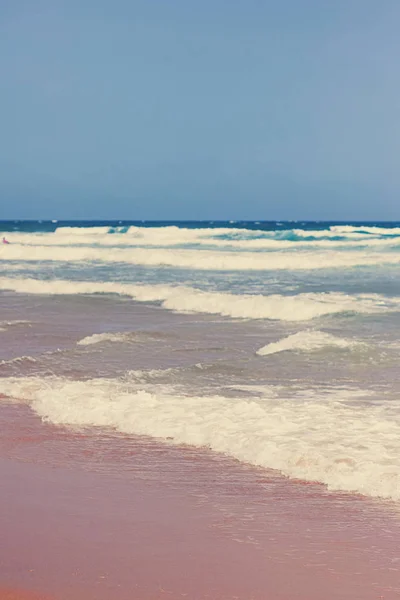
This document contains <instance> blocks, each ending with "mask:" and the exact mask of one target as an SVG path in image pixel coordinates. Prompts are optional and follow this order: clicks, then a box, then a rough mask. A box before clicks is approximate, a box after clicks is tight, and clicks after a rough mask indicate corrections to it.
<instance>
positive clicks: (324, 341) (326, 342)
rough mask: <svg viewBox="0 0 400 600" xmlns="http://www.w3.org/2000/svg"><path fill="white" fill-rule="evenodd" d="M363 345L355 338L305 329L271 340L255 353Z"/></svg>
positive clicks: (309, 350) (344, 347)
mask: <svg viewBox="0 0 400 600" xmlns="http://www.w3.org/2000/svg"><path fill="white" fill-rule="evenodd" d="M363 346H365V344H363V343H362V342H359V341H357V340H348V339H344V338H339V337H336V336H334V335H331V334H330V333H325V332H323V331H316V330H313V329H311V330H307V331H299V332H298V333H294V334H293V335H289V336H288V337H285V338H283V339H281V340H279V341H278V342H272V343H271V344H267V345H266V346H263V347H262V348H260V349H259V350H257V352H256V354H258V355H260V356H267V355H268V354H276V353H277V352H285V351H288V350H296V351H302V352H311V351H315V350H322V349H324V348H340V349H353V348H357V347H358V348H360V347H363Z"/></svg>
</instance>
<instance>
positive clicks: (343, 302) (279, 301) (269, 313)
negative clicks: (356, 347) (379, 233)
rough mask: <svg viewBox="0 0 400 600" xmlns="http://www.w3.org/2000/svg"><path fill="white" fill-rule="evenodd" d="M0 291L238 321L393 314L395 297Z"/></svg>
mask: <svg viewBox="0 0 400 600" xmlns="http://www.w3.org/2000/svg"><path fill="white" fill-rule="evenodd" d="M0 289H2V290H12V291H15V292H23V293H28V294H50V295H60V294H118V295H121V296H128V297H131V298H133V299H134V300H136V301H138V302H158V303H160V304H161V306H162V307H163V308H165V309H169V310H173V311H177V312H183V313H203V314H212V315H221V316H224V317H231V318H238V319H275V320H281V321H307V320H310V319H314V318H316V317H322V316H325V315H332V314H337V313H344V312H354V313H382V312H387V311H393V310H399V308H400V298H387V297H385V296H381V295H379V294H357V295H348V294H344V293H340V292H336V293H334V292H326V293H303V294H297V295H293V296H284V295H280V294H271V295H265V296H263V295H249V294H241V295H239V294H231V293H222V292H204V291H202V290H199V289H196V288H192V287H186V286H168V285H133V284H124V283H112V282H90V281H68V280H53V281H42V280H38V279H14V278H9V279H7V278H3V279H0Z"/></svg>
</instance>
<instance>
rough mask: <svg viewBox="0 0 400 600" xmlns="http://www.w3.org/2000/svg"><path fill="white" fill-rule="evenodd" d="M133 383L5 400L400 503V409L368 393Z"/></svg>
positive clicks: (8, 385)
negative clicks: (235, 393)
mask: <svg viewBox="0 0 400 600" xmlns="http://www.w3.org/2000/svg"><path fill="white" fill-rule="evenodd" d="M140 385H141V384H137V383H134V382H130V381H129V380H127V379H126V378H124V379H123V380H116V379H93V380H87V381H73V380H68V379H63V378H3V379H2V380H1V382H0V392H1V393H2V394H4V395H6V396H7V397H12V398H15V399H20V400H21V401H27V402H28V403H29V404H30V406H31V407H32V409H33V410H34V411H35V412H36V413H37V414H38V415H40V416H41V417H42V419H44V420H45V421H50V422H51V423H54V424H59V425H66V426H85V427H86V426H101V427H111V428H114V429H116V430H117V431H120V432H123V433H130V434H138V435H146V436H152V437H155V438H161V439H164V440H167V439H168V440H170V443H175V444H190V445H192V446H196V447H207V448H211V449H212V450H214V451H216V452H221V453H225V454H227V455H230V456H233V457H235V458H236V459H238V460H240V461H242V462H246V463H250V464H254V465H259V466H262V467H266V468H273V469H277V470H279V471H281V472H282V473H284V474H285V475H287V476H289V477H293V478H301V479H305V480H309V481H319V482H322V483H325V484H326V485H327V486H328V487H329V489H331V490H347V491H351V492H359V493H362V494H366V495H370V496H381V497H384V498H391V499H394V500H400V405H399V402H398V401H394V400H392V401H391V402H387V403H386V404H384V403H378V402H371V403H368V397H366V396H363V393H362V392H361V391H358V392H357V393H355V392H354V391H352V392H350V391H346V390H343V389H342V390H340V389H338V390H336V392H334V393H333V392H332V391H331V393H329V394H328V393H324V392H323V391H320V392H317V391H316V390H314V391H313V393H308V392H307V391H306V390H303V391H302V392H299V393H298V394H297V395H294V396H292V397H290V396H287V397H282V395H281V394H280V396H279V398H277V397H276V393H274V392H273V391H271V390H270V389H267V390H266V391H265V395H264V396H261V397H258V398H257V397H251V398H248V399H245V398H243V397H241V398H239V397H237V398H231V397H230V398H226V397H222V396H206V397H204V396H201V397H196V396H186V395H179V396H178V395H176V393H175V392H174V391H173V389H172V388H168V387H162V388H160V389H157V388H154V387H153V389H150V388H145V389H143V388H140V387H139V386H140Z"/></svg>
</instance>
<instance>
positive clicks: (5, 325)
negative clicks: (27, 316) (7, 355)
mask: <svg viewBox="0 0 400 600" xmlns="http://www.w3.org/2000/svg"><path fill="white" fill-rule="evenodd" d="M19 325H29V326H30V325H31V323H30V321H24V320H14V321H0V331H7V329H9V328H10V327H15V326H19Z"/></svg>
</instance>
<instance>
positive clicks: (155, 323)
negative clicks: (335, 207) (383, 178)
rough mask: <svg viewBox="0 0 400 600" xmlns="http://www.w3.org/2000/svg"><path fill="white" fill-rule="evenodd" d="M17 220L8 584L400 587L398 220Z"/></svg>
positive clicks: (272, 593)
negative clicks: (75, 224)
mask: <svg viewBox="0 0 400 600" xmlns="http://www.w3.org/2000/svg"><path fill="white" fill-rule="evenodd" d="M14 227H15V229H13V230H10V228H9V230H6V229H4V225H3V229H4V230H5V231H6V232H7V236H8V238H9V240H10V245H9V246H10V248H11V250H10V251H9V248H8V247H7V248H6V249H5V250H4V249H3V254H2V259H3V266H4V269H3V273H2V276H1V277H0V341H1V346H0V347H1V350H0V430H1V437H0V481H1V494H0V531H1V536H0V537H1V539H2V544H0V600H110V599H115V600H152V599H163V598H171V599H174V600H175V599H178V598H188V599H190V600H192V599H193V600H202V599H206V598H207V599H215V600H234V599H235V600H236V599H238V600H265V599H267V600H321V599H322V598H323V599H324V600H325V599H326V600H339V599H340V600H382V599H384V600H395V599H396V598H400V584H399V579H400V558H399V553H398V547H399V540H400V517H399V515H400V512H399V508H400V505H399V501H400V483H399V482H400V468H399V458H398V457H399V432H400V406H399V387H400V386H399V384H400V380H399V375H398V368H397V365H398V353H399V344H398V340H397V333H396V331H397V326H398V319H399V306H400V286H399V285H398V283H397V281H398V279H397V277H396V274H397V272H398V269H399V267H398V263H399V259H398V253H397V240H398V239H399V237H398V236H400V229H399V228H396V227H395V226H394V225H391V226H390V228H389V227H383V226H378V224H375V225H374V226H371V225H368V226H367V225H364V226H361V225H359V226H356V225H346V226H344V225H323V224H321V225H316V224H308V225H307V226H306V225H303V228H301V227H299V226H296V227H293V225H290V224H286V225H285V227H286V228H283V226H282V224H281V225H279V224H271V225H268V226H266V225H261V224H256V223H252V224H251V226H250V225H249V224H247V225H245V224H238V225H235V226H233V225H230V226H226V224H224V226H223V227H222V225H220V226H219V227H218V228H216V227H215V226H214V225H212V224H210V225H208V226H205V225H204V224H197V225H196V227H186V226H185V227H183V226H181V225H179V224H175V225H173V226H172V225H165V224H159V225H157V226H155V225H149V226H146V227H140V226H138V225H124V226H123V225H121V226H118V227H119V228H118V227H117V226H115V225H112V224H109V225H102V226H101V227H100V226H97V225H96V226H95V225H94V224H92V225H90V226H89V225H85V226H83V225H82V226H79V227H71V224H61V225H60V224H48V225H43V224H38V225H37V231H33V230H32V228H33V226H32V224H29V226H28V225H24V224H23V223H22V224H19V225H18V224H17V225H14ZM46 227H47V229H46ZM263 227H264V229H263ZM340 227H341V229H340ZM335 228H336V229H335ZM338 228H339V229H338ZM221 244H222V245H221ZM297 244H298V246H297ZM46 249H47V250H46ZM8 251H9V255H8V256H7V255H6V254H5V252H8ZM46 251H47V252H48V256H47V258H48V260H46V259H45V258H43V257H44V256H46V255H45V252H46ZM295 254H296V256H297V258H296V261H295V262H294V264H292V265H289V262H290V257H291V256H294V255H295ZM326 259H327V260H328V266H323V265H322V264H319V262H318V261H325V260H326ZM157 261H158V263H159V264H155V263H156V262H157ZM235 261H236V262H235ZM263 261H264V263H265V264H264V266H262V262H263ZM288 261H289V262H288ZM171 263H173V264H171ZM300 263H301V264H302V266H301V267H300V268H299V267H298V265H299V264H300ZM185 265H186V266H185ZM254 265H255V266H256V267H257V268H254ZM345 265H347V266H345ZM306 266H307V268H306Z"/></svg>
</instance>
